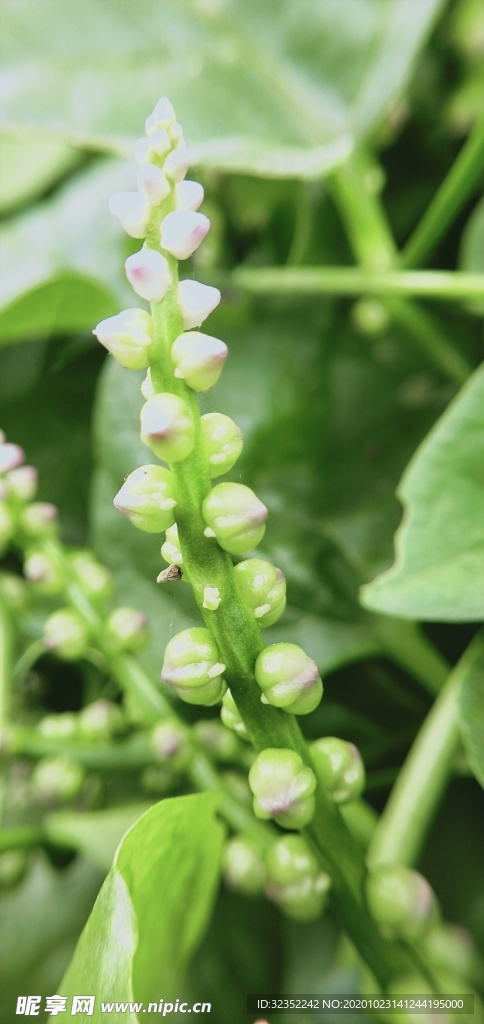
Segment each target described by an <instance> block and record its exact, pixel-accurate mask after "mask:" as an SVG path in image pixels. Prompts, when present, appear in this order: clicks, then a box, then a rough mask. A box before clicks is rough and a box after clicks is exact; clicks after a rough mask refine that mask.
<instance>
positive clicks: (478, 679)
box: [459, 640, 484, 788]
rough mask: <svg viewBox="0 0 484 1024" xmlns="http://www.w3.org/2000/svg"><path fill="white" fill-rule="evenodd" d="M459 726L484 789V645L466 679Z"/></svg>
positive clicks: (462, 694)
mask: <svg viewBox="0 0 484 1024" xmlns="http://www.w3.org/2000/svg"><path fill="white" fill-rule="evenodd" d="M459 726H460V731H461V736H462V741H463V743H464V747H465V749H466V754H467V759H468V761H469V765H470V768H471V769H472V771H473V773H474V775H475V777H476V779H477V781H478V782H479V783H480V785H481V786H482V787H483V788H484V643H483V642H482V640H481V646H480V651H479V653H478V656H477V658H476V659H475V661H473V662H472V664H471V667H470V669H469V671H468V672H467V673H466V675H465V677H464V681H463V684H462V690H461V695H460V707H459Z"/></svg>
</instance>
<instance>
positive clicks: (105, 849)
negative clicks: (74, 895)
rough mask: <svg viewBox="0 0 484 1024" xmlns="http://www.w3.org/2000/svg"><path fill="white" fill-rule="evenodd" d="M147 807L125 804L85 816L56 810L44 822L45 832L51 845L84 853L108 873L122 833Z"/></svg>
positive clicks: (145, 805) (85, 814) (91, 812)
mask: <svg viewBox="0 0 484 1024" xmlns="http://www.w3.org/2000/svg"><path fill="white" fill-rule="evenodd" d="M149 806H150V805H149V804H146V803H145V804H124V805H123V806H122V807H109V808H107V809H105V810H102V811H90V812H87V813H84V814H80V813H77V814H75V813H73V812H71V811H57V812H56V813H54V814H49V815H47V817H46V818H45V820H44V829H45V832H46V835H47V836H48V838H49V839H52V841H53V842H54V843H65V844H66V845H67V846H70V847H72V848H73V849H75V850H78V851H79V853H82V854H84V856H85V857H86V858H87V860H90V861H92V863H93V864H96V865H97V866H98V867H99V868H101V870H104V871H109V868H110V867H111V864H112V862H113V857H114V854H115V853H116V849H117V847H118V846H119V843H120V842H121V839H122V838H123V836H124V833H125V832H127V831H128V829H129V828H131V826H132V825H134V823H135V822H136V821H137V820H138V818H140V817H141V815H142V814H144V813H145V812H146V811H147V810H148V809H149Z"/></svg>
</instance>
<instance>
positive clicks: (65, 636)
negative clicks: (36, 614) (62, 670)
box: [44, 608, 89, 661]
mask: <svg viewBox="0 0 484 1024" xmlns="http://www.w3.org/2000/svg"><path fill="white" fill-rule="evenodd" d="M88 644H89V635H88V632H87V629H86V627H85V625H84V623H83V621H82V619H81V618H80V616H79V615H78V614H77V612H75V611H72V610H71V609H70V608H61V609H60V610H59V611H58V612H53V614H52V615H49V618H48V619H46V621H45V623H44V645H45V647H46V648H47V650H48V651H52V652H53V653H54V654H57V656H58V657H59V658H62V659H63V660H64V661H77V659H78V658H82V656H83V655H84V654H85V653H86V650H87V647H88Z"/></svg>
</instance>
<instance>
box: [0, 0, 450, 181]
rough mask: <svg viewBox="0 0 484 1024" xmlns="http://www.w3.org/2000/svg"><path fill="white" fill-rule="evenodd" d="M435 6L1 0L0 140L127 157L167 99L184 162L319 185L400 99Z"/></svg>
mask: <svg viewBox="0 0 484 1024" xmlns="http://www.w3.org/2000/svg"><path fill="white" fill-rule="evenodd" d="M441 6H442V2H441V0H345V4H344V5H341V3H340V2H339V0H325V3H324V4H321V3H319V2H318V0H299V2H298V4H297V6H296V5H295V4H294V3H293V2H292V0H272V2H271V3H270V4H268V3H265V4H261V3H260V0H223V2H219V3H217V4H211V3H204V2H200V0H186V2H185V3H184V4H182V5H181V4H179V3H176V2H174V0H162V2H154V0H143V2H142V3H139V4H137V6H136V10H135V9H134V8H132V9H130V8H127V7H126V4H124V3H121V2H119V0H111V3H110V4H109V5H103V7H102V8H100V7H99V4H97V3H95V0H84V3H83V5H82V9H81V8H80V7H79V5H78V4H76V3H75V2H73V0H70V2H68V0H67V2H64V3H63V4H62V6H59V4H58V3H57V0H43V3H42V16H41V17H39V16H38V4H37V3H36V0H24V2H23V3H22V5H20V6H19V5H18V4H16V3H14V2H12V0H9V2H8V3H5V4H4V10H3V14H2V22H3V37H4V39H3V48H4V57H3V63H4V75H5V77H6V78H7V77H8V85H9V88H8V91H7V90H6V89H4V90H3V91H4V95H5V96H6V104H5V106H6V110H5V117H4V121H3V125H4V130H5V131H8V132H9V133H10V135H11V136H12V135H13V136H14V137H15V134H16V133H18V132H19V131H20V130H21V131H22V132H23V133H25V131H26V130H31V131H33V132H37V133H39V132H40V131H42V132H43V133H47V136H48V137H49V136H50V137H53V138H55V139H60V140H63V141H64V142H73V143H74V144H77V145H80V146H87V147H89V146H92V147H95V148H104V149H106V150H108V151H109V150H111V151H113V150H114V151H119V149H123V150H124V151H128V148H129V145H130V141H131V139H132V138H134V137H136V135H138V134H139V133H140V128H141V125H142V124H143V122H144V119H145V117H146V111H147V110H149V109H150V108H151V107H152V105H153V103H154V101H155V100H156V99H157V97H158V96H159V95H160V94H161V93H166V94H168V95H169V96H170V98H171V100H172V102H173V103H174V105H175V109H176V110H177V113H178V116H179V118H180V120H181V121H182V123H183V125H184V128H185V131H186V135H187V138H188V139H189V140H190V145H191V146H192V152H193V159H194V161H195V162H197V163H200V164H201V163H203V164H207V165H210V166H216V167H217V168H219V169H224V170H231V171H234V170H239V171H244V172H247V171H248V172H250V173H253V174H254V173H256V174H262V175H269V176H274V177H279V176H282V177H284V176H288V175H289V176H290V177H295V176H299V175H301V176H303V177H306V176H307V177H318V176H320V175H321V174H322V173H324V172H325V171H326V170H328V169H329V167H330V166H331V165H334V164H335V163H337V162H338V161H340V160H341V159H343V158H344V156H345V155H346V154H347V152H348V147H349V145H350V144H351V137H352V136H353V135H355V136H361V135H362V134H365V135H366V134H367V133H368V132H369V131H370V130H371V129H372V128H373V127H374V125H375V122H376V121H378V119H380V118H381V117H382V115H383V113H384V112H385V111H387V110H388V109H389V107H390V106H391V104H392V103H393V102H394V101H395V99H396V98H397V96H398V95H400V94H401V92H402V91H403V90H404V89H405V86H406V84H407V82H408V79H409V76H410V73H411V70H412V66H413V62H414V60H415V58H416V55H417V53H418V51H419V49H420V47H421V46H422V44H423V42H424V41H425V39H426V37H427V35H428V33H429V31H430V28H431V27H432V24H433V21H434V19H435V18H436V16H437V14H438V12H439V10H440V8H441ZM409 7H410V9H411V11H410V13H409ZM352 12H353V14H354V17H353V16H352ZM32 22H33V23H34V24H35V29H33V25H32ZM106 40H109V64H108V68H107V67H106ZM249 53H250V55H251V59H250V60H249V61H248V60H247V54H249ZM335 142H336V145H335Z"/></svg>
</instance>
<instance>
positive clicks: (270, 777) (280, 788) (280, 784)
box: [249, 747, 316, 829]
mask: <svg viewBox="0 0 484 1024" xmlns="http://www.w3.org/2000/svg"><path fill="white" fill-rule="evenodd" d="M249 785H250V788H251V790H252V793H253V795H254V813H255V815H256V817H257V818H274V820H275V821H277V823H278V825H282V827H283V828H293V829H299V828H304V827H305V825H308V824H309V822H310V821H311V819H312V817H313V815H314V810H315V804H316V801H315V797H314V791H315V789H316V776H315V774H314V772H313V771H311V768H308V767H307V766H306V765H305V764H304V763H303V760H302V758H301V757H300V756H299V754H297V753H296V751H295V750H288V749H285V748H272V747H268V748H267V749H266V750H262V751H261V753H260V754H258V755H257V757H256V759H255V761H254V764H253V765H252V768H251V769H250V772H249Z"/></svg>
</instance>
